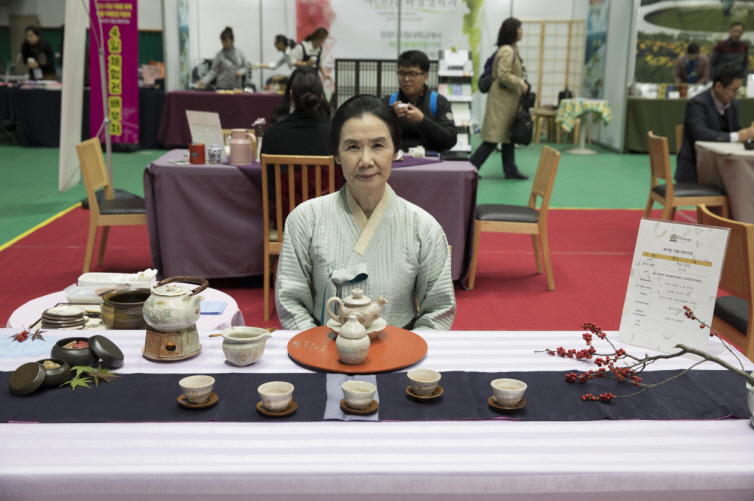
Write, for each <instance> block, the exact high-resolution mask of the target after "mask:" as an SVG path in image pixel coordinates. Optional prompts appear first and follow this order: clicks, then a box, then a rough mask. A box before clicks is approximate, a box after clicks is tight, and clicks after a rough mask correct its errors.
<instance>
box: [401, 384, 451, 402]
mask: <svg viewBox="0 0 754 501" xmlns="http://www.w3.org/2000/svg"><path fill="white" fill-rule="evenodd" d="M406 393H408V394H409V396H410V397H411V398H415V399H416V400H418V401H420V402H426V401H428V400H434V399H436V398H437V397H439V396H440V395H442V394H443V393H445V390H443V389H442V386H440V385H439V384H438V385H437V387H436V388H435V391H433V392H432V394H431V395H427V396H426V397H422V396H419V395H417V394H416V393H414V390H412V389H411V386H407V387H406Z"/></svg>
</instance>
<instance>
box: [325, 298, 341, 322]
mask: <svg viewBox="0 0 754 501" xmlns="http://www.w3.org/2000/svg"><path fill="white" fill-rule="evenodd" d="M330 303H338V304H339V305H340V308H341V309H342V308H343V301H342V300H341V299H340V298H339V297H337V296H333V297H331V298H330V299H329V300H328V301H327V304H325V311H326V312H327V314H328V315H330V318H332V319H333V320H335V321H336V322H338V323H340V318H338V317H337V316H335V314H334V313H333V312H332V310H331V309H330Z"/></svg>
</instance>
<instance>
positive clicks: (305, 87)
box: [291, 68, 325, 113]
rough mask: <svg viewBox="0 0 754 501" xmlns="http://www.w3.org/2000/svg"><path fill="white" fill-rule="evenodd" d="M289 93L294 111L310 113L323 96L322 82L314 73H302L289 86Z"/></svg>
mask: <svg viewBox="0 0 754 501" xmlns="http://www.w3.org/2000/svg"><path fill="white" fill-rule="evenodd" d="M307 69H308V68H307ZM291 92H292V93H293V104H294V106H295V107H296V110H298V111H301V112H303V113H311V112H312V111H313V110H314V109H315V108H316V107H317V105H318V104H319V103H320V101H321V100H322V97H323V96H324V94H325V93H324V90H323V88H322V80H320V79H319V75H317V73H315V72H314V71H303V72H301V73H300V74H298V75H296V79H295V80H293V83H292V84H291Z"/></svg>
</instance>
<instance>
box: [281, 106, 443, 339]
mask: <svg viewBox="0 0 754 501" xmlns="http://www.w3.org/2000/svg"><path fill="white" fill-rule="evenodd" d="M400 140H401V124H400V121H399V120H398V116H397V115H396V113H395V111H394V110H393V109H392V108H391V107H390V106H389V105H387V104H384V103H382V101H381V100H380V99H378V98H377V97H374V96H355V97H352V98H351V99H349V100H348V101H346V102H345V103H343V105H342V106H341V107H340V108H339V109H338V111H337V112H336V113H335V116H334V117H333V121H332V124H331V131H330V147H331V148H332V151H333V152H334V155H335V160H336V161H337V162H338V164H340V166H341V168H342V169H343V176H344V177H345V179H346V184H345V186H343V188H341V190H340V191H339V192H338V193H333V194H330V195H327V196H323V197H319V198H316V199H313V200H309V201H308V202H305V203H303V204H302V205H300V206H298V207H297V208H296V209H295V210H294V211H293V212H291V214H290V216H289V217H288V220H287V222H286V224H285V233H284V237H283V248H282V251H281V253H280V261H279V264H278V275H277V284H276V286H275V303H276V305H277V311H278V317H279V318H280V323H281V324H282V326H283V328H284V329H294V330H298V329H308V328H311V327H315V326H317V325H322V324H324V323H326V321H327V318H326V313H324V305H325V303H326V302H327V300H328V299H329V298H330V297H332V296H336V295H337V296H338V297H341V298H344V297H346V296H349V295H350V294H351V291H352V290H353V289H354V288H361V289H363V290H364V294H365V295H367V296H369V297H371V298H376V297H377V296H378V295H380V294H381V295H383V296H385V297H386V298H387V300H388V301H389V303H388V304H387V305H385V306H384V308H383V318H385V320H386V321H387V323H388V325H393V326H397V327H405V328H408V329H414V330H420V329H427V330H450V327H451V326H452V325H453V318H454V317H455V312H456V301H455V295H454V292H453V282H452V280H451V278H450V253H449V250H448V242H447V239H446V238H445V233H444V232H443V230H442V228H441V227H440V225H439V224H438V223H437V221H435V219H434V218H433V217H432V216H430V215H429V214H427V213H426V212H425V211H424V210H422V209H420V208H419V207H417V206H415V205H413V204H411V203H409V202H407V201H405V200H403V199H402V198H400V197H399V196H398V195H396V194H395V192H394V191H393V190H392V189H391V188H390V186H389V185H388V184H387V180H388V178H389V177H390V170H391V167H392V162H393V159H394V158H395V156H396V154H397V148H398V145H399V144H400V142H401V141H400Z"/></svg>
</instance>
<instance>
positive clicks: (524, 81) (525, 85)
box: [521, 80, 529, 94]
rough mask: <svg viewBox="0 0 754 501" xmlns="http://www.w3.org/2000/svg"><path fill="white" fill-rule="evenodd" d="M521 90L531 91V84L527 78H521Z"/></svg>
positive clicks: (524, 91)
mask: <svg viewBox="0 0 754 501" xmlns="http://www.w3.org/2000/svg"><path fill="white" fill-rule="evenodd" d="M521 91H522V92H523V93H524V94H526V93H527V92H529V84H528V83H526V80H521Z"/></svg>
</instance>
